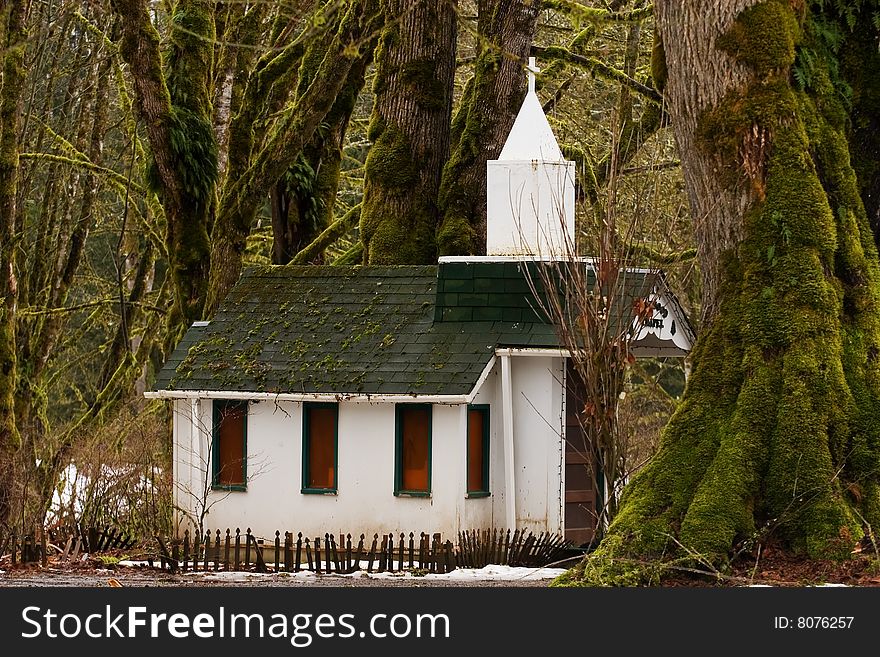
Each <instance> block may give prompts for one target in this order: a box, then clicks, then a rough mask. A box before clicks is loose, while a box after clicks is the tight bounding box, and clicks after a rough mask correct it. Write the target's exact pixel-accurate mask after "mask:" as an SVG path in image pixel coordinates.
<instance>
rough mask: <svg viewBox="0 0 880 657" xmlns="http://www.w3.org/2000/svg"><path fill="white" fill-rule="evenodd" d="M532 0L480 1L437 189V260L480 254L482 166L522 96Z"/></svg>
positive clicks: (494, 153)
mask: <svg viewBox="0 0 880 657" xmlns="http://www.w3.org/2000/svg"><path fill="white" fill-rule="evenodd" d="M540 4H541V3H540V2H539V1H538V0H480V1H479V2H478V14H479V15H478V20H477V30H478V32H479V34H480V37H481V39H480V41H479V43H478V46H477V47H478V49H479V50H478V53H477V59H476V62H475V63H474V76H473V78H472V79H471V80H470V81H469V82H468V85H467V88H466V91H465V96H464V99H463V101H462V103H461V105H460V107H459V109H458V110H457V111H456V115H455V120H454V122H453V127H452V139H453V145H452V152H451V153H450V156H449V161H448V162H447V163H446V166H445V167H444V169H443V180H442V184H441V187H440V211H441V213H442V219H441V223H440V229H439V231H438V233H437V243H438V247H439V249H440V253H441V254H443V255H467V254H475V255H480V254H485V252H486V160H494V159H495V158H497V157H498V155H499V154H500V153H501V149H502V147H503V146H504V140H505V139H506V138H507V135H508V133H509V132H510V129H511V128H512V127H513V121H514V119H516V114H517V112H518V111H519V107H520V105H521V104H522V100H523V96H524V95H525V92H526V75H525V73H524V66H525V64H526V63H527V60H528V54H529V48H530V47H531V45H532V41H533V39H534V36H535V27H536V25H537V22H538V13H539V9H540Z"/></svg>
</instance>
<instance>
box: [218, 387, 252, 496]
mask: <svg viewBox="0 0 880 657" xmlns="http://www.w3.org/2000/svg"><path fill="white" fill-rule="evenodd" d="M247 410H248V406H247V402H243V401H230V400H224V399H216V400H214V413H213V415H214V421H213V431H212V433H211V436H212V448H211V456H212V459H211V460H212V462H213V468H212V475H213V476H212V482H211V483H212V485H213V487H214V488H218V489H222V490H246V489H247Z"/></svg>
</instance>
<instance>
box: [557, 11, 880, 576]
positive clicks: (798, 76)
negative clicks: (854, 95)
mask: <svg viewBox="0 0 880 657" xmlns="http://www.w3.org/2000/svg"><path fill="white" fill-rule="evenodd" d="M877 7H878V6H877V3H876V2H860V1H854V2H839V3H834V5H833V6H832V5H830V3H823V2H821V1H818V0H817V1H816V2H806V3H805V2H789V1H788V0H766V1H763V2H756V1H755V0H725V1H724V2H719V3H714V4H712V5H711V6H710V5H707V4H706V3H703V2H699V1H697V0H676V1H674V2H673V1H672V0H664V1H663V2H658V3H657V6H656V15H657V25H658V31H659V35H660V38H661V39H662V49H658V51H659V54H662V53H664V51H665V57H664V61H663V64H665V66H657V67H655V70H657V71H664V70H665V72H666V75H665V80H664V79H661V80H658V81H657V82H658V84H661V85H662V84H663V83H664V82H665V89H664V92H665V98H666V100H667V103H668V107H669V112H670V115H671V117H672V121H673V125H674V129H675V136H676V140H677V142H678V146H679V150H680V154H681V161H682V168H683V172H684V176H685V181H686V186H687V191H688V195H689V198H690V202H691V211H692V214H693V217H694V223H695V232H696V239H697V247H698V254H699V262H700V265H701V268H702V275H703V301H704V309H703V325H702V334H701V336H700V338H699V341H698V344H697V346H696V349H695V351H694V354H693V374H692V376H691V378H690V380H689V382H688V386H687V389H686V392H685V395H684V399H683V401H682V403H681V405H680V406H679V409H678V411H677V412H676V413H675V415H674V416H673V418H672V420H671V422H670V424H669V425H668V427H667V428H666V430H665V432H664V435H663V439H662V443H661V446H660V450H659V452H658V454H657V456H656V457H655V458H654V460H653V461H652V462H651V464H649V466H648V467H646V468H645V469H644V470H643V471H642V472H641V473H640V474H639V475H638V476H637V477H636V478H635V480H634V481H633V482H632V484H631V485H630V487H629V488H628V490H627V491H626V492H625V494H624V498H623V500H622V504H621V508H620V512H619V514H618V516H617V519H616V520H615V522H614V523H613V524H612V525H611V527H610V529H609V532H608V535H607V536H606V537H605V539H604V541H603V543H602V545H601V547H600V549H599V551H598V552H597V553H596V554H595V555H593V556H592V557H590V558H588V559H586V560H585V561H584V562H583V563H582V564H581V566H580V567H579V569H578V570H576V571H575V572H574V573H573V578H574V579H578V578H583V579H585V580H586V581H590V582H593V583H622V582H624V583H625V582H630V583H631V582H633V581H635V580H636V579H638V578H639V577H641V576H644V575H645V573H646V572H653V573H656V572H658V571H657V570H652V571H645V570H643V569H642V567H641V566H638V565H635V562H632V561H629V560H627V559H626V557H628V556H629V557H637V558H638V559H644V558H645V557H658V558H659V557H660V555H662V554H664V553H665V554H669V553H670V552H672V553H676V552H678V553H684V554H685V555H690V556H693V555H695V554H696V555H700V558H702V559H707V560H713V561H716V562H718V561H723V560H725V559H727V558H729V556H730V555H731V553H733V552H734V551H735V550H736V549H737V548H739V547H741V546H743V545H747V544H748V541H753V540H756V539H760V538H762V537H763V536H764V535H765V534H766V533H768V532H772V533H773V534H774V535H775V536H777V537H778V538H779V539H780V540H782V541H783V542H784V543H785V545H787V546H788V547H789V548H790V549H791V550H793V551H796V552H801V553H805V554H807V555H809V556H811V557H822V556H837V557H845V556H847V555H849V554H850V552H851V550H852V548H853V545H854V544H855V542H856V541H857V540H858V539H859V538H860V537H861V536H862V533H863V531H864V530H865V529H866V528H867V527H874V528H876V527H878V526H880V427H878V424H877V422H876V417H877V414H878V412H880V362H878V354H880V265H878V256H877V248H876V246H875V242H874V237H873V235H872V233H871V229H870V226H869V223H868V217H867V214H866V211H865V205H866V203H865V202H864V201H863V198H862V197H861V196H860V193H859V192H860V184H859V183H860V180H859V177H858V175H857V172H859V171H863V170H865V169H866V168H868V169H871V168H872V167H876V166H877V163H878V158H880V155H878V153H877V152H873V153H858V151H856V150H853V153H857V154H858V156H859V157H862V158H867V160H863V161H862V162H861V163H859V162H856V163H855V166H854V164H853V162H852V160H851V158H850V154H851V149H850V148H849V146H850V144H849V143H848V140H847V136H848V129H849V122H850V118H851V117H850V115H849V112H851V111H852V108H853V107H854V106H853V105H852V104H851V103H850V102H848V98H849V93H850V92H849V91H848V87H849V85H847V83H846V81H845V80H844V79H842V78H841V75H840V71H841V68H840V66H839V60H838V57H839V53H840V52H846V50H847V47H846V46H845V44H847V43H848V42H849V41H850V40H852V39H857V38H864V35H862V34H861V33H860V30H854V28H855V27H856V26H863V25H864V24H865V23H867V22H869V21H871V19H872V18H875V17H876V12H877ZM829 35H831V36H833V38H831V36H829ZM870 42H871V43H872V44H873V46H872V47H873V48H874V49H875V50H876V47H877V43H878V34H877V31H876V29H872V31H871V36H870ZM863 93H864V92H863ZM871 93H873V91H872V92H871ZM867 189H868V188H866V187H865V186H864V185H862V186H861V190H862V191H863V192H864V191H866V190H867Z"/></svg>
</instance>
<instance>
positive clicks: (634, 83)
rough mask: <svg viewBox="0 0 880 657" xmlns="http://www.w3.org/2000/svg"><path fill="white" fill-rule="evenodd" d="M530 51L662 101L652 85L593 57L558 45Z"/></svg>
mask: <svg viewBox="0 0 880 657" xmlns="http://www.w3.org/2000/svg"><path fill="white" fill-rule="evenodd" d="M531 52H532V55H534V56H535V57H544V58H547V59H561V60H564V61H566V62H569V63H571V64H576V65H578V66H581V67H583V68H585V69H587V70H588V71H590V72H592V73H594V74H596V75H598V76H599V77H601V78H604V79H606V80H609V81H611V82H617V83H619V84H622V85H623V86H625V87H627V88H629V89H632V90H633V91H635V92H636V93H638V94H639V95H641V96H642V97H644V98H646V99H647V100H649V101H651V102H653V103H656V104H657V105H659V104H661V102H662V101H663V97H662V96H661V95H660V92H659V91H657V90H656V89H654V88H653V87H649V86H648V85H646V84H642V83H641V82H639V81H638V80H634V79H633V78H631V77H629V76H628V75H627V74H626V73H624V72H623V71H620V70H618V69H616V68H614V67H613V66H609V65H608V64H606V63H604V62H601V61H599V60H598V59H596V58H595V57H585V56H584V55H578V54H576V53H573V52H571V51H570V50H568V49H566V48H562V47H560V46H548V47H542V46H532V50H531Z"/></svg>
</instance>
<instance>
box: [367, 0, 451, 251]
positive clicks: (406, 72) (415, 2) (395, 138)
mask: <svg viewBox="0 0 880 657" xmlns="http://www.w3.org/2000/svg"><path fill="white" fill-rule="evenodd" d="M382 9H383V11H384V13H385V15H386V16H387V17H388V18H389V19H393V20H390V22H389V23H388V25H387V26H386V28H385V30H384V31H383V33H382V37H381V39H380V43H379V49H378V51H377V53H376V62H377V73H376V80H375V84H374V88H373V90H374V93H375V95H376V100H375V104H374V106H373V115H372V117H371V119H370V127H369V132H368V135H367V136H368V138H369V139H370V142H371V144H372V145H371V147H370V152H369V154H368V155H367V161H366V165H365V171H364V200H363V205H362V209H361V224H360V235H361V241H362V242H363V244H364V255H365V260H366V262H368V263H371V264H406V263H408V264H426V263H431V262H434V261H435V260H436V253H437V247H436V237H435V234H436V230H437V224H438V221H439V211H438V208H437V192H438V189H439V187H440V174H441V171H442V169H443V165H444V164H445V162H446V158H447V156H448V154H449V119H450V114H451V110H452V81H453V75H454V72H455V37H456V14H455V4H454V3H452V2H441V3H437V2H431V1H429V0H384V1H383V3H382Z"/></svg>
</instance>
